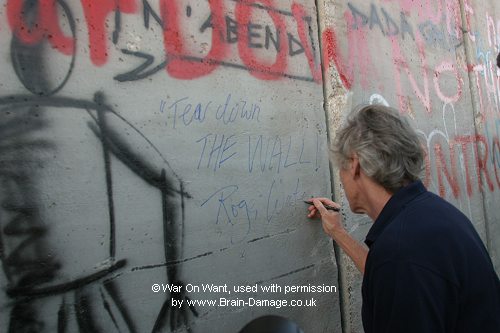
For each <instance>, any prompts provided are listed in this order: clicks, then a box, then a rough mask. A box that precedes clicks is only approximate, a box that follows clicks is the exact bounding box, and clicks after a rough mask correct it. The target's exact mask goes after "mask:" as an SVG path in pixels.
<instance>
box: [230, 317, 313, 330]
mask: <svg viewBox="0 0 500 333" xmlns="http://www.w3.org/2000/svg"><path fill="white" fill-rule="evenodd" d="M239 333H304V331H302V329H301V328H300V327H299V325H297V324H296V323H294V322H293V321H291V320H290V319H287V318H284V317H280V316H274V315H269V316H262V317H259V318H256V319H254V320H252V321H251V322H249V323H248V324H247V325H246V326H245V327H243V328H242V329H241V331H240V332H239Z"/></svg>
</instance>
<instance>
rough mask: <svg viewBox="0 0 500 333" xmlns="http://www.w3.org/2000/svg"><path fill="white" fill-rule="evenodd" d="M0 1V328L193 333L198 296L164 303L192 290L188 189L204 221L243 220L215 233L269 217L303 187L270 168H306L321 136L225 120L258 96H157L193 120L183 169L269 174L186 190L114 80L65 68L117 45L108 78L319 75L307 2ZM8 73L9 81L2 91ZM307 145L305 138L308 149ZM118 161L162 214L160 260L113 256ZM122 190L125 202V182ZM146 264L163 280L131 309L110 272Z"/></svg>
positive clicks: (96, 65)
mask: <svg viewBox="0 0 500 333" xmlns="http://www.w3.org/2000/svg"><path fill="white" fill-rule="evenodd" d="M75 12H76V13H77V14H75ZM3 14H4V17H2V19H3V20H2V22H1V24H2V25H1V27H0V28H1V31H2V33H5V31H6V30H8V35H9V40H8V42H5V41H2V42H3V45H6V46H7V47H8V49H9V55H10V59H9V61H8V65H9V66H11V69H12V73H13V74H14V75H13V77H15V79H16V80H17V82H11V83H9V85H8V86H9V89H7V91H10V93H4V92H2V93H1V94H0V129H1V130H0V133H1V134H0V184H1V186H0V203H1V205H0V228H1V232H0V259H1V261H2V264H3V265H2V274H3V275H5V278H6V287H5V294H6V295H7V299H8V301H7V302H8V304H7V306H6V308H5V309H2V315H4V316H3V317H2V318H7V319H8V320H7V322H8V323H7V324H6V327H8V330H9V332H28V331H36V332H44V331H47V332H52V331H55V330H57V331H58V332H69V331H81V332H114V331H117V332H138V331H141V329H139V327H142V328H144V327H147V330H148V331H152V332H160V331H177V330H185V331H188V332H191V331H192V328H191V326H193V321H194V320H195V318H196V317H199V316H200V313H199V310H200V309H197V308H195V307H193V306H191V305H188V302H179V303H178V304H179V306H177V307H176V306H173V305H172V304H173V303H172V302H171V300H173V299H175V300H181V301H182V300H190V295H188V294H187V293H186V292H185V290H186V289H185V288H183V286H184V285H185V281H186V280H185V279H186V277H185V276H184V275H183V274H182V265H181V263H183V262H185V261H187V260H190V259H185V258H183V255H182V252H183V248H184V245H183V242H184V227H185V225H186V215H187V211H186V205H187V203H188V202H192V201H195V200H198V201H199V207H200V208H201V209H203V211H204V212H208V213H207V217H208V219H209V220H210V221H213V223H214V224H215V225H219V226H220V225H229V226H231V227H232V226H234V227H235V229H238V227H239V225H241V224H243V226H244V227H243V228H242V229H243V230H242V232H241V233H238V234H237V235H235V236H234V237H232V236H231V237H228V238H230V241H231V242H233V241H234V242H238V241H241V240H242V239H245V237H247V236H248V235H249V234H250V231H251V228H252V225H253V224H255V222H256V221H257V220H259V221H263V222H264V223H267V224H270V223H271V222H273V221H274V222H276V221H277V220H278V218H279V216H281V215H282V214H283V213H284V212H286V211H289V208H290V206H294V205H295V204H296V203H297V202H300V203H302V201H301V200H302V199H303V198H304V197H305V195H306V193H305V190H304V184H303V181H302V180H301V179H300V178H299V176H295V175H294V177H295V178H294V179H293V181H291V182H288V181H284V180H283V179H282V178H280V177H281V176H282V175H283V174H284V173H285V172H286V171H290V170H294V168H298V167H302V166H304V167H307V168H308V171H310V170H313V171H318V169H319V168H320V163H322V162H324V160H322V159H321V156H320V154H321V150H320V148H321V142H322V141H321V140H322V139H323V138H322V137H320V136H319V135H315V136H314V137H312V136H311V137H308V136H307V135H305V134H301V135H298V136H296V135H292V134H289V133H288V134H280V135H270V134H269V133H266V134H262V133H261V132H246V133H240V132H239V131H238V132H237V131H236V130H234V128H232V127H231V126H233V125H239V124H249V125H254V126H257V125H261V124H262V123H261V122H262V121H263V118H264V115H263V113H264V110H263V109H264V107H263V105H262V104H263V103H262V100H259V99H258V98H254V99H251V98H247V97H241V94H239V93H238V92H236V91H234V92H233V91H232V92H225V93H224V96H222V97H219V98H217V97H213V98H211V99H210V100H205V99H204V100H202V99H203V96H201V97H200V96H199V94H195V93H188V92H186V93H185V94H184V95H179V96H168V94H166V95H167V96H165V98H163V99H161V100H160V102H159V108H158V109H159V114H160V115H161V117H163V118H162V120H163V121H164V123H163V124H162V125H163V126H164V127H163V129H167V130H172V131H176V130H181V129H189V130H191V129H192V130H193V131H192V133H195V134H194V137H193V138H191V140H193V142H194V144H193V146H194V147H195V149H194V150H193V151H194V152H195V155H196V165H195V166H194V169H195V170H201V171H211V172H213V173H214V175H215V174H217V173H220V172H221V171H224V170H232V169H234V168H235V167H236V168H239V169H238V170H239V171H241V173H242V174H247V175H259V176H261V175H264V174H266V175H271V177H270V178H272V180H271V181H270V182H269V184H267V185H266V189H264V190H263V194H259V196H258V197H251V195H250V194H248V193H247V192H248V191H245V190H244V189H243V188H242V186H241V185H240V184H239V183H237V180H231V181H229V182H228V183H227V184H217V186H218V187H217V188H214V189H213V190H212V191H211V192H208V193H204V194H203V196H201V197H198V198H194V197H193V196H192V195H191V194H190V193H189V192H191V191H189V190H187V189H186V183H185V181H184V180H183V177H182V176H181V175H180V173H178V172H177V171H176V170H174V168H173V167H172V165H171V161H172V158H175V157H172V156H167V155H166V154H164V153H162V151H161V150H160V149H159V148H158V147H157V145H155V144H154V143H153V140H152V139H151V138H150V137H148V134H147V132H146V131H144V130H143V129H142V127H140V126H137V124H136V123H134V122H133V121H131V120H130V119H127V118H126V117H125V116H123V114H124V113H125V112H123V111H124V110H120V108H121V107H123V106H120V105H119V104H116V103H114V101H113V98H112V97H113V91H110V90H111V89H112V87H105V88H101V89H95V90H94V91H92V93H91V94H89V95H85V94H82V96H78V94H77V96H75V95H69V94H68V93H67V91H68V90H67V88H68V85H69V84H71V83H73V82H75V80H78V78H77V77H75V76H76V75H75V71H76V69H75V68H77V67H78V65H81V64H82V62H83V63H84V64H85V63H88V64H90V65H91V66H93V69H96V70H99V71H101V70H102V71H104V70H106V69H107V66H108V65H116V64H113V61H114V60H116V59H117V58H118V59H119V61H120V62H122V63H121V64H120V65H123V66H117V67H118V68H119V70H118V71H117V72H116V73H113V76H112V78H113V80H114V83H116V84H117V85H119V84H122V85H126V84H134V83H135V82H136V81H140V80H145V79H146V78H150V77H152V76H153V75H165V76H168V77H169V78H172V79H175V80H194V79H201V78H205V77H207V76H209V75H211V74H212V73H215V72H216V71H217V70H221V69H225V70H228V71H234V72H235V73H237V74H240V73H242V72H244V73H245V74H248V75H250V76H252V77H253V78H256V79H258V80H264V81H274V80H291V81H300V82H304V83H305V84H311V85H312V86H315V87H318V86H317V84H319V83H321V80H322V75H321V66H320V59H319V45H318V43H317V37H315V36H314V33H315V32H314V31H315V29H316V27H315V25H316V22H314V20H313V18H312V17H311V15H310V14H311V13H308V12H307V11H306V9H305V8H304V7H303V6H302V5H300V4H296V3H293V4H291V5H290V7H289V8H287V9H278V8H277V7H276V5H275V1H273V0H259V1H257V0H255V1H254V0H238V1H228V0H226V1H223V0H209V1H206V2H202V3H201V2H200V3H193V2H192V1H191V2H190V1H184V0H175V1H170V0H160V1H148V0H104V1H98V2H96V1H90V0H79V1H78V0H75V1H69V0H7V1H6V3H5V6H4V8H3ZM131 21H134V24H136V25H137V22H139V25H140V27H141V29H142V30H141V31H142V32H143V33H144V35H147V34H150V35H153V37H152V39H154V37H156V35H157V32H158V31H159V35H160V37H161V38H160V39H159V40H157V41H158V44H159V45H160V48H162V51H163V52H162V53H161V54H157V53H153V52H151V53H150V52H149V49H148V48H143V49H139V48H135V47H133V46H129V45H126V35H127V34H128V33H129V32H130V31H129V30H127V29H130V26H129V25H127V22H131ZM199 41H201V42H199ZM123 45H126V47H122V46H123ZM83 58H85V59H83ZM16 84H17V86H18V87H19V88H20V89H19V90H21V89H22V91H19V90H16V89H15V88H14V90H10V88H11V87H16ZM12 91H14V93H12ZM214 123H215V124H216V125H217V126H215V127H210V126H208V125H207V124H214ZM203 127H206V128H210V131H209V132H206V129H204V130H203V131H202V130H201V129H202V128H203ZM174 144H175V143H171V145H174ZM310 144H312V145H314V148H315V149H308V148H307V146H308V145H310ZM90 156H92V157H93V158H88V157H90ZM236 161H238V162H239V163H235V162H236ZM240 162H241V163H240ZM235 165H236V166H235ZM124 170H125V171H124ZM125 172H127V174H128V175H132V176H131V177H132V178H134V181H136V182H138V183H141V184H142V185H144V187H147V188H148V190H149V192H148V193H150V196H151V197H152V198H154V205H156V208H157V209H158V211H160V212H161V214H160V215H161V216H160V217H158V218H156V219H154V220H153V221H152V222H151V223H152V224H154V225H155V226H157V229H155V230H161V233H160V235H158V239H159V241H158V242H157V243H158V244H160V245H159V246H160V247H161V248H159V249H158V250H159V251H160V252H161V256H160V258H157V260H159V262H160V264H158V263H155V264H153V265H143V264H144V263H142V262H141V263H138V266H136V267H130V266H131V265H130V261H131V260H130V258H128V257H127V256H122V255H121V251H120V246H119V244H123V242H124V241H125V240H123V239H119V237H120V236H119V234H120V233H119V229H120V228H122V227H123V224H124V223H123V221H121V219H120V216H121V215H120V213H122V211H123V210H125V209H124V208H123V207H122V206H121V205H123V201H120V200H118V199H117V198H118V197H119V195H120V194H121V193H118V192H119V191H118V190H117V188H118V187H119V186H120V183H121V181H122V180H123V178H124V176H123V174H124V173H125ZM273 177H275V178H273ZM127 181H129V180H127ZM127 195H130V196H131V199H130V200H133V198H132V197H133V196H134V195H137V193H135V192H134V193H131V194H127ZM253 195H255V194H253ZM257 201H258V203H256V202H257ZM261 201H262V204H261ZM301 207H302V205H301ZM127 227H129V225H127ZM288 233H291V231H290V230H287V231H285V232H281V233H280V235H286V234H288ZM270 237H272V235H267V236H259V237H254V238H252V239H250V240H247V239H245V241H248V243H251V242H256V241H260V240H262V239H266V238H270ZM129 241H130V239H129ZM82 253H84V254H85V255H82ZM207 253H208V252H207ZM204 255H205V254H203V255H200V256H194V257H192V258H197V257H201V256H204ZM139 265H141V266H139ZM153 267H154V268H155V269H158V270H160V271H161V273H160V274H161V275H162V280H161V281H158V282H163V283H164V284H169V285H170V286H173V287H172V289H171V290H170V291H169V292H168V293H165V297H164V299H162V301H161V304H160V305H159V306H158V307H157V308H155V309H154V310H153V312H154V314H152V317H153V321H152V322H150V323H144V321H141V322H140V323H139V322H138V321H137V320H136V319H135V318H134V310H135V309H136V308H137V305H134V304H133V303H134V302H133V301H132V300H130V299H126V300H125V299H124V298H123V295H124V294H127V293H126V292H124V284H123V283H122V281H121V280H120V279H118V277H121V276H124V275H125V273H127V272H141V271H143V270H145V269H149V268H153ZM304 267H305V269H311V268H313V267H315V264H312V265H310V264H308V265H306V266H304ZM304 267H303V268H301V269H299V270H293V271H292V273H293V274H295V272H300V271H302V270H303V269H304ZM292 273H289V274H292ZM289 274H288V273H287V274H284V275H283V274H282V275H280V276H288V275H289Z"/></svg>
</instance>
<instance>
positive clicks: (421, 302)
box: [308, 105, 500, 333]
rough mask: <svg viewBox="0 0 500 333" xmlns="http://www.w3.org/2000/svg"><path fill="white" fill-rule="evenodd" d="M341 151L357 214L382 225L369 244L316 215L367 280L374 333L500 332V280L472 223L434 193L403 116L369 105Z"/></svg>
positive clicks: (317, 207)
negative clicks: (422, 178)
mask: <svg viewBox="0 0 500 333" xmlns="http://www.w3.org/2000/svg"><path fill="white" fill-rule="evenodd" d="M332 153H333V158H334V162H335V164H336V167H337V168H338V169H339V173H340V180H341V182H342V185H343V188H344V190H345V195H346V197H347V200H348V202H349V206H350V209H351V210H352V211H353V212H354V213H359V214H367V215H368V216H369V217H370V218H371V219H372V220H373V221H374V224H373V225H372V227H371V229H370V231H369V232H368V235H367V236H366V240H365V243H366V245H368V249H367V248H366V247H365V246H363V245H362V244H360V243H359V242H357V241H356V240H355V239H353V238H352V237H351V236H350V235H349V234H348V233H347V231H346V230H345V229H344V227H343V225H342V222H341V215H340V214H339V213H337V212H333V211H331V210H327V209H326V208H325V207H324V205H331V206H336V207H339V205H338V204H337V203H335V202H333V201H331V200H329V199H327V198H314V199H313V203H314V205H311V206H309V214H308V217H310V218H313V217H320V218H321V220H322V224H323V229H324V230H325V232H326V233H327V234H328V235H329V236H330V237H332V238H333V239H334V240H335V241H336V242H337V243H338V244H339V246H340V247H341V248H342V249H343V250H344V251H345V252H346V253H347V254H348V255H349V256H350V257H351V259H352V260H353V261H354V263H355V264H356V266H357V267H358V269H359V270H360V271H361V272H362V273H363V274H364V275H363V286H362V298H363V306H362V319H363V327H364V329H365V333H412V332H415V333H417V332H418V333H431V332H447V333H448V332H450V333H451V332H453V333H456V332H461V333H462V332H463V333H465V332H470V333H472V332H481V333H498V332H500V281H499V279H498V276H497V275H496V273H495V271H494V268H493V265H492V262H491V260H490V258H489V255H488V253H487V251H486V248H485V247H484V245H483V243H482V241H481V239H480V237H479V235H478V234H477V232H476V231H475V229H474V227H473V226H472V223H471V222H470V221H469V219H468V218H467V217H466V216H465V215H463V214H462V213H461V212H460V211H459V210H458V209H456V208H455V207H453V206H452V205H451V204H449V203H448V202H446V201H445V200H443V199H442V198H440V197H439V196H437V195H434V194H432V193H430V192H428V191H427V190H426V189H425V187H424V185H423V184H422V182H421V181H420V180H419V175H420V174H421V171H422V169H423V162H424V152H423V150H422V148H421V143H420V141H419V138H418V135H417V134H416V133H415V131H414V130H413V129H412V128H411V127H410V125H409V124H408V122H407V121H406V119H404V118H403V117H402V116H401V115H400V114H399V113H398V112H397V111H395V110H393V109H391V108H388V107H385V106H381V105H371V106H365V107H362V108H360V109H357V110H355V111H353V112H352V113H351V114H350V115H349V117H348V119H347V122H346V124H345V125H344V127H343V128H342V129H340V131H339V132H338V133H337V136H336V138H335V141H334V144H333V147H332Z"/></svg>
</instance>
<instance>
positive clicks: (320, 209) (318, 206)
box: [312, 199, 328, 216]
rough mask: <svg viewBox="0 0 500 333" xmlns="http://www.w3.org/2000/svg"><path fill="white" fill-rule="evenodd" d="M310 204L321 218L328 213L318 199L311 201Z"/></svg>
mask: <svg viewBox="0 0 500 333" xmlns="http://www.w3.org/2000/svg"><path fill="white" fill-rule="evenodd" d="M312 202H313V204H314V207H316V209H317V210H318V212H319V213H320V215H321V216H323V215H325V214H326V213H328V210H327V209H326V208H325V206H323V203H322V202H321V201H319V200H318V199H313V201H312Z"/></svg>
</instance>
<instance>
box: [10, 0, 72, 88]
mask: <svg viewBox="0 0 500 333" xmlns="http://www.w3.org/2000/svg"><path fill="white" fill-rule="evenodd" d="M42 3H43V2H42ZM54 3H55V4H56V6H57V10H58V12H59V13H60V15H59V19H60V20H61V26H65V27H67V28H68V27H69V31H68V32H67V33H71V36H72V37H73V40H76V39H75V21H74V19H73V16H72V14H71V11H70V10H69V7H68V6H67V5H66V4H65V3H64V1H63V0H58V1H55V2H54ZM40 6H42V4H41V1H35V0H27V1H25V2H24V4H23V9H22V11H21V13H20V14H19V15H20V16H22V17H19V19H20V20H22V22H24V24H26V26H27V27H28V28H29V30H30V31H32V33H34V32H33V31H35V30H36V29H42V28H40V27H39V24H38V21H39V17H38V16H39V15H40V10H41V8H40ZM64 20H66V22H64ZM67 28H66V30H67ZM50 38H52V36H51V35H50V34H46V33H44V34H43V37H42V38H40V39H39V40H38V41H36V42H25V41H23V40H22V39H21V38H19V36H18V34H17V32H16V31H13V33H12V41H11V44H10V57H11V60H12V67H13V68H14V71H15V73H16V75H17V77H18V78H19V80H20V81H21V83H22V84H23V85H24V87H26V89H28V90H29V91H30V92H31V93H33V94H34V95H37V96H51V95H53V94H55V93H56V92H58V91H59V90H61V89H62V88H63V87H64V85H65V84H66V82H67V81H68V79H69V77H70V75H71V72H72V70H73V66H74V62H75V52H73V54H72V55H70V56H68V55H64V54H62V53H60V52H59V51H58V50H56V49H54V48H53V47H52V46H51V45H50V43H49V39H50Z"/></svg>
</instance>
